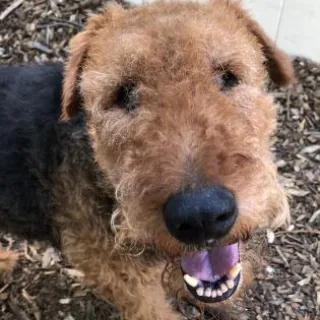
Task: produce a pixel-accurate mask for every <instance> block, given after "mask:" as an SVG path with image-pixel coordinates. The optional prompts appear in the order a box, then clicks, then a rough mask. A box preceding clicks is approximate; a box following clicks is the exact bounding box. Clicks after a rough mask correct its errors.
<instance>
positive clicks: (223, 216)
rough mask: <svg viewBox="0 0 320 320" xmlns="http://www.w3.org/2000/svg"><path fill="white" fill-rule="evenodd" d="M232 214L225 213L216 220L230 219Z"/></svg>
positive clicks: (224, 220)
mask: <svg viewBox="0 0 320 320" xmlns="http://www.w3.org/2000/svg"><path fill="white" fill-rule="evenodd" d="M230 216H231V214H230V213H226V214H223V215H221V216H219V217H217V219H216V222H226V221H228V220H229V219H230Z"/></svg>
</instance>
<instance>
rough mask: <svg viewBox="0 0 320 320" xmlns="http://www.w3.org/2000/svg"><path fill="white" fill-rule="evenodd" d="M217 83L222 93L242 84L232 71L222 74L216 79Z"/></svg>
mask: <svg viewBox="0 0 320 320" xmlns="http://www.w3.org/2000/svg"><path fill="white" fill-rule="evenodd" d="M216 81H217V83H218V85H219V86H220V89H221V91H228V90H231V89H232V88H234V87H236V86H237V85H238V84H239V83H240V80H239V78H238V77H237V76H236V75H235V74H234V73H233V72H232V71H230V70H227V71H223V72H221V74H219V75H218V76H217V77H216Z"/></svg>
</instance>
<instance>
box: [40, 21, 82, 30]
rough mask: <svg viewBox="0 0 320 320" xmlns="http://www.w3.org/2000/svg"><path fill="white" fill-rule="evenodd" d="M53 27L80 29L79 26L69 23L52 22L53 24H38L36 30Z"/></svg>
mask: <svg viewBox="0 0 320 320" xmlns="http://www.w3.org/2000/svg"><path fill="white" fill-rule="evenodd" d="M55 27H68V28H70V27H72V28H76V29H77V30H80V29H81V26H80V25H75V24H73V23H69V22H53V23H48V24H39V25H38V26H37V30H40V29H45V28H55Z"/></svg>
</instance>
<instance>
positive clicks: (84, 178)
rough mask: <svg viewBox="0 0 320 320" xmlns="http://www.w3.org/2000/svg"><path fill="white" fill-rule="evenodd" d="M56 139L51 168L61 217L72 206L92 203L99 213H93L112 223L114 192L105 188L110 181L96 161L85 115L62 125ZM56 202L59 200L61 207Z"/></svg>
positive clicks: (52, 149) (55, 197) (52, 148)
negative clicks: (106, 179)
mask: <svg viewBox="0 0 320 320" xmlns="http://www.w3.org/2000/svg"><path fill="white" fill-rule="evenodd" d="M55 136H56V143H55V145H53V144H52V145H51V152H52V153H53V154H52V156H51V157H50V158H51V159H53V160H52V161H53V162H52V163H51V166H50V167H51V171H52V174H51V177H52V181H51V183H52V190H53V194H52V196H53V199H54V203H55V207H56V211H59V213H58V215H63V211H66V212H67V211H68V210H72V208H73V207H72V206H73V205H74V206H75V207H74V208H76V207H77V206H76V204H77V203H79V202H81V201H83V202H87V203H93V204H94V205H95V206H96V207H97V210H95V209H94V208H92V210H93V211H96V214H97V215H100V218H101V219H103V220H106V221H108V220H110V218H111V214H112V212H113V208H114V201H113V198H112V190H108V188H107V187H106V186H107V185H108V182H107V181H105V176H104V175H103V174H102V173H101V171H100V169H99V167H98V165H97V164H96V162H95V160H94V157H93V150H92V147H91V144H90V141H89V137H88V134H87V126H86V117H85V115H84V114H83V113H80V114H79V115H77V116H76V117H74V118H72V119H71V120H69V121H62V122H59V123H58V124H57V128H56V130H55ZM79 197H81V198H82V199H79ZM56 199H59V203H58V204H57V201H56ZM61 199H63V200H62V201H61ZM63 202H65V203H63ZM73 202H74V203H73ZM60 203H61V204H60ZM84 207H85V206H84ZM78 210H80V209H79V208H78ZM79 214H80V213H79Z"/></svg>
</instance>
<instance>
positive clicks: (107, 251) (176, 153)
mask: <svg viewBox="0 0 320 320" xmlns="http://www.w3.org/2000/svg"><path fill="white" fill-rule="evenodd" d="M225 69H229V70H232V71H233V72H234V73H236V74H237V75H238V76H239V78H240V79H241V83H240V84H239V85H238V86H237V87H236V88H234V89H233V90H230V91H229V92H226V93H225V92H221V91H219V89H218V86H217V85H216V84H214V79H215V78H216V77H218V76H219V73H221V72H222V71H223V70H225ZM268 75H269V77H270V78H271V79H272V80H273V81H275V82H276V83H278V84H282V85H284V84H289V83H292V82H293V81H294V74H293V69H292V66H291V63H290V60H289V59H288V58H287V56H286V55H285V54H284V53H282V52H281V51H279V49H277V48H276V47H275V46H274V44H273V43H272V41H271V40H270V39H269V38H268V37H267V36H266V34H265V33H264V32H263V30H262V29H261V28H260V26H259V25H258V24H257V23H256V22H255V21H253V20H252V19H251V18H250V17H249V15H248V14H247V13H245V12H244V11H243V10H242V9H241V6H240V4H239V3H238V2H233V1H212V2H210V3H207V4H196V3H189V2H186V3H175V2H172V3H165V2H156V3H153V4H150V5H143V6H141V7H138V8H135V9H131V10H124V9H122V8H121V7H119V6H118V5H110V6H108V7H107V8H106V9H105V11H104V12H103V13H102V14H100V15H96V16H93V17H91V18H90V19H89V21H88V24H87V27H86V28H85V30H84V31H83V32H81V33H79V34H78V35H77V36H76V37H75V38H74V39H73V40H72V41H71V55H70V58H69V61H68V63H67V65H66V71H65V81H64V90H63V112H62V119H63V120H65V121H67V120H69V119H70V118H72V117H74V116H75V115H76V114H77V113H78V112H80V111H84V112H85V114H86V117H87V127H88V132H89V139H90V143H91V145H92V148H93V154H94V161H95V163H96V166H97V168H96V173H95V174H96V175H97V176H99V179H98V181H99V183H96V182H92V181H95V180H94V179H93V178H92V176H91V173H88V172H86V171H85V170H83V168H80V167H77V166H76V165H75V164H74V165H72V161H71V160H70V161H68V160H66V161H65V164H64V165H63V166H61V169H60V170H59V171H58V172H57V173H56V175H55V180H54V181H55V199H56V200H55V203H56V204H57V207H56V210H57V215H56V225H57V228H58V229H59V230H60V233H61V244H62V248H63V251H64V253H65V254H66V256H67V257H68V258H69V259H70V261H71V262H72V263H73V264H74V265H75V266H77V267H78V268H80V269H81V270H83V271H84V273H85V274H86V276H87V279H88V280H90V281H93V282H94V283H95V284H97V286H98V288H99V290H100V292H101V294H102V295H103V296H104V297H105V298H107V299H111V300H112V301H114V302H115V303H116V305H117V306H118V308H119V309H120V311H121V314H122V316H123V318H124V319H130V320H150V319H154V320H156V319H157V320H158V319H159V320H160V319H163V320H173V319H179V318H180V316H179V314H178V313H177V312H176V311H174V310H173V309H172V308H171V307H170V306H169V304H168V303H167V301H166V294H171V295H176V294H177V293H178V292H180V293H181V292H183V293H182V295H183V296H184V297H186V298H187V299H189V300H190V301H191V302H192V303H195V304H196V305H198V306H199V307H202V306H201V305H199V304H198V303H197V302H196V301H193V299H192V298H191V297H190V296H188V294H187V293H186V292H185V291H184V289H183V281H182V275H181V272H180V270H179V267H178V264H177V263H176V262H175V261H176V260H179V256H181V254H182V253H184V252H187V251H188V250H190V248H186V247H185V246H184V245H182V244H181V243H179V242H178V241H177V240H175V239H174V238H173V237H172V236H170V234H169V233H168V231H167V229H166V226H165V223H164V221H163V217H162V207H163V204H164V203H165V201H166V199H167V198H168V197H169V196H170V195H171V194H173V193H175V192H177V191H179V190H183V189H185V188H188V187H190V186H192V185H193V184H194V183H197V181H199V180H200V179H203V178H204V179H206V180H209V181H212V182H216V183H219V184H222V185H224V186H226V187H228V188H230V189H231V190H232V191H233V192H234V193H235V195H236V198H237V200H238V204H239V218H238V219H237V222H236V224H235V226H234V227H233V229H232V230H231V232H230V233H229V234H228V236H226V237H225V238H224V239H223V240H221V242H220V243H221V244H223V243H231V242H233V241H239V240H245V239H246V238H247V237H248V236H250V234H252V233H253V232H255V231H256V230H259V229H261V228H266V227H273V228H278V227H280V226H282V225H283V224H285V223H286V222H287V221H288V219H289V210H288V204H287V200H286V197H285V194H284V191H283V190H282V188H281V186H280V185H279V182H278V180H277V172H276V168H275V165H274V163H273V157H272V154H271V152H270V136H271V135H272V134H273V132H274V130H275V126H276V108H275V105H274V104H273V101H272V99H271V98H270V97H269V96H268V95H267V93H266V91H265V83H266V80H267V79H268ZM123 81H134V82H135V83H137V85H138V87H137V91H138V95H139V107H138V110H137V112H136V113H134V114H132V113H126V112H124V111H123V110H120V109H119V108H117V107H116V106H115V105H114V92H115V90H116V87H117V85H119V84H120V83H122V82H123ZM71 157H72V156H71ZM107 197H109V198H111V199H112V200H113V203H111V204H110V203H108V204H106V200H105V199H106V198H107ZM244 257H245V254H244ZM168 261H170V262H171V263H172V266H173V267H172V270H171V271H170V272H169V279H170V280H169V281H168V283H167V284H168V285H167V286H166V285H164V283H162V282H161V275H162V274H163V273H164V270H165V266H166V264H167V262H168ZM243 264H244V266H245V267H244V275H245V277H244V284H243V288H245V287H246V285H249V283H250V281H251V280H250V279H251V276H250V273H251V267H250V261H249V260H248V261H243ZM167 289H168V292H167ZM235 298H236V297H234V298H233V299H232V300H231V301H229V302H228V303H232V302H233V300H234V299H235Z"/></svg>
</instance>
